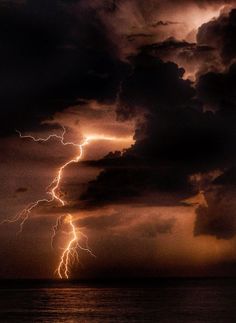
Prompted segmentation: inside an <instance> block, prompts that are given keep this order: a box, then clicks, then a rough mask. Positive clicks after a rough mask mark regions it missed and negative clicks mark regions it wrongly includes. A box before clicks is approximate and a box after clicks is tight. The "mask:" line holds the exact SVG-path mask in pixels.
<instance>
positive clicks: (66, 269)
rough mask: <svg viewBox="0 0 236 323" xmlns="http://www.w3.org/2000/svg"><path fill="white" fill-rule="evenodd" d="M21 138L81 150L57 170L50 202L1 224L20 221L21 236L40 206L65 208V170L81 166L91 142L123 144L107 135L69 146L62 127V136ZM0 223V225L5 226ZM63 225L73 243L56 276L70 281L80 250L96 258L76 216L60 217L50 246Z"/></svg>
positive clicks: (63, 256)
mask: <svg viewBox="0 0 236 323" xmlns="http://www.w3.org/2000/svg"><path fill="white" fill-rule="evenodd" d="M17 133H18V134H19V136H20V138H22V139H30V140H33V141H34V142H48V141H49V140H51V139H57V140H59V142H60V143H61V144H62V145H63V146H73V147H75V148H76V149H78V154H77V155H76V156H75V157H74V158H72V159H70V160H68V161H67V162H65V163H64V164H63V165H62V166H61V167H60V168H59V169H58V170H57V173H56V176H55V177H54V179H53V180H52V182H51V183H50V184H49V186H48V187H47V189H46V193H47V194H48V195H49V196H50V198H48V199H40V200H37V201H35V202H32V203H30V204H29V205H28V206H27V207H26V208H25V209H23V210H22V211H21V212H20V213H19V214H17V215H16V216H15V217H13V218H12V219H7V220H4V221H2V223H13V222H18V221H20V230H19V232H22V229H23V226H24V223H25V221H26V220H27V219H28V218H29V216H30V214H31V212H32V211H33V210H34V209H35V208H37V207H38V206H39V205H41V204H43V203H52V202H58V203H59V205H61V206H65V205H66V201H65V200H64V199H63V198H62V197H61V192H60V184H61V181H62V178H63V171H64V170H65V168H66V167H68V166H69V165H71V164H73V163H78V162H79V161H80V160H81V159H82V157H83V152H84V149H83V148H84V147H85V146H86V145H88V144H89V143H90V142H91V141H95V140H109V141H113V140H120V138H116V137H107V136H104V135H91V136H86V137H85V138H84V140H83V141H82V143H81V144H77V143H74V142H70V141H69V142H67V141H65V134H66V129H65V128H64V127H63V132H62V134H61V135H58V134H51V135H49V136H48V137H46V138H41V137H39V138H36V137H34V136H32V135H22V134H21V132H20V131H17ZM2 223H0V224H2ZM62 224H67V226H69V228H70V231H69V232H67V234H68V235H69V236H70V237H71V238H70V240H69V241H68V242H67V244H66V246H65V247H64V249H63V252H62V254H61V257H60V260H59V264H58V267H57V268H56V271H55V272H56V273H57V275H58V276H59V277H60V278H61V279H63V278H66V279H68V278H69V274H70V269H71V266H72V265H73V264H74V262H75V261H79V255H78V250H83V251H86V252H88V253H89V254H90V255H91V256H94V257H95V255H94V254H93V252H92V251H91V250H90V248H89V246H88V238H87V236H86V235H85V234H84V233H82V232H81V231H79V230H78V229H77V228H76V226H75V224H74V223H73V216H72V214H70V213H67V214H66V215H63V216H59V217H58V218H57V220H56V223H55V225H54V226H53V230H52V231H53V233H52V236H51V245H52V246H53V242H54V238H55V237H56V234H57V232H58V230H59V228H60V227H61V225H62ZM81 238H83V240H84V241H85V246H83V245H81V243H80V240H81Z"/></svg>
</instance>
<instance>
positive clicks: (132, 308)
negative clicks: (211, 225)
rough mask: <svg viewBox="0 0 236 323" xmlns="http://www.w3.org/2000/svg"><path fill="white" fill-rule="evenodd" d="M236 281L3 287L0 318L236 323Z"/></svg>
mask: <svg viewBox="0 0 236 323" xmlns="http://www.w3.org/2000/svg"><path fill="white" fill-rule="evenodd" d="M235 287H236V283H235V281H228V280H227V282H224V281H217V280H195V281H194V280H193V281H191V280H180V281H174V282H171V281H168V282H166V283H165V282H164V283H160V284H158V283H156V284H154V285H148V286H145V285H143V286H137V285H132V286H126V285H123V286H120V287H119V286H113V287H109V286H108V285H105V286H102V285H100V286H96V285H94V286H92V285H87V286H86V285H77V284H74V285H73V286H72V287H63V286H59V287H55V286H50V287H49V288H45V287H34V288H31V287H29V286H27V288H25V287H22V286H21V287H20V288H19V287H18V288H16V287H14V286H11V288H7V287H6V285H4V287H2V289H1V290H0V322H45V323H47V322H58V323H60V322H63V323H64V322H70V323H73V322H94V323H95V322H104V323H105V322H109V323H110V322H111V323H112V322H161V323H162V322H163V323H172V322H177V323H185V322H189V323H200V322H201V323H202V322H209V323H211V322H214V323H215V322H220V323H231V322H232V323H234V322H236V288H235Z"/></svg>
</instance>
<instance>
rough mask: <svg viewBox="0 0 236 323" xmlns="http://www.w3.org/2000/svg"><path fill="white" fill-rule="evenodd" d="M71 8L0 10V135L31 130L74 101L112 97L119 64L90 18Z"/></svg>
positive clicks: (43, 5) (34, 5)
mask: <svg viewBox="0 0 236 323" xmlns="http://www.w3.org/2000/svg"><path fill="white" fill-rule="evenodd" d="M73 3H74V2H69V3H68V2H59V1H50V2H48V1H40V4H39V3H38V2H37V1H28V2H26V3H23V4H21V5H18V6H16V5H14V4H9V5H8V6H5V5H1V10H0V43H1V53H0V61H1V75H0V84H1V86H0V103H1V107H2V108H1V112H0V117H1V134H5V133H10V132H12V131H14V128H15V127H21V128H24V127H27V129H29V128H32V127H33V126H36V125H37V124H38V123H39V122H40V121H41V120H43V119H44V118H45V117H48V116H51V115H52V114H53V113H54V112H55V111H59V110H62V109H64V108H65V107H67V106H69V105H73V104H75V103H76V102H77V100H78V99H79V98H80V97H82V98H89V99H93V98H94V99H97V100H100V101H109V100H110V101H111V100H114V98H115V97H116V93H117V90H118V87H119V83H120V77H121V75H122V73H123V71H124V68H125V64H122V63H120V62H119V61H118V60H117V59H116V55H115V51H114V45H113V44H111V42H110V40H109V39H108V37H107V34H106V30H105V28H104V26H103V24H102V22H101V21H100V19H99V18H98V16H97V15H96V12H95V11H94V10H92V9H90V8H83V7H81V8H80V10H79V11H76V10H74V11H73V6H72V4H73Z"/></svg>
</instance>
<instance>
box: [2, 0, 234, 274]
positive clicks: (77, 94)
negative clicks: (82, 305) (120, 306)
mask: <svg viewBox="0 0 236 323" xmlns="http://www.w3.org/2000/svg"><path fill="white" fill-rule="evenodd" d="M235 35H236V2H235V1H220V0H219V1H210V0H209V1H200V0H181V1H174V0H168V1H160V0H147V1H142V0H70V1H69V0H67V1H63V0H61V1H59V0H51V1H46V0H41V1H37V0H29V1H23V0H22V1H20V0H18V1H17V0H15V1H2V2H1V4H0V48H1V50H0V62H1V63H0V64H1V73H0V105H1V109H0V120H1V128H0V147H1V160H0V165H1V167H0V176H1V183H2V185H1V189H0V208H1V220H4V219H5V218H9V219H14V216H15V215H17V214H18V213H19V212H20V211H21V210H22V209H24V207H25V206H27V205H28V204H29V203H31V202H32V201H36V200H37V199H44V198H45V195H46V191H45V188H46V187H47V186H48V185H49V184H50V182H51V181H52V180H53V178H54V176H56V173H57V170H58V168H59V167H60V166H61V165H63V164H64V163H66V162H67V161H68V160H70V159H71V158H74V156H76V155H77V154H78V153H77V150H76V147H70V146H62V145H61V144H60V142H59V141H58V140H57V139H55V138H54V139H52V140H50V141H49V142H47V143H42V142H41V143H38V142H33V141H32V140H28V139H20V138H19V137H18V135H17V133H15V130H16V129H18V130H20V131H21V132H22V133H24V134H32V135H33V136H35V137H37V138H38V137H39V136H40V137H42V138H46V137H47V136H49V135H50V134H52V133H56V134H57V135H59V134H60V133H61V131H62V130H61V127H65V129H66V140H67V141H70V142H72V141H73V142H74V143H77V144H81V143H82V140H83V138H84V137H86V136H87V137H88V136H96V138H97V139H96V140H95V141H92V142H91V143H90V144H89V145H87V146H85V148H84V150H85V152H84V156H83V161H81V163H78V164H73V165H71V166H69V167H68V168H67V169H66V170H65V171H64V172H63V179H62V181H61V183H60V190H59V191H60V192H59V194H60V196H61V197H62V198H63V199H64V200H66V205H65V206H61V205H58V203H56V202H53V203H49V204H45V203H44V204H42V205H41V204H40V205H39V207H37V208H35V209H34V210H33V211H32V213H31V214H30V216H29V219H28V221H27V222H26V223H25V225H24V228H23V231H22V233H21V234H20V235H17V236H16V232H17V230H18V228H19V225H20V221H14V223H10V224H9V223H7V224H2V225H1V227H0V231H1V237H0V242H1V246H2V247H1V252H0V260H1V263H2V266H1V269H0V277H3V278H4V277H26V278H28V277H31V278H32V277H34V278H38V277H40V278H48V277H54V276H53V271H54V269H55V268H56V267H57V265H58V261H59V259H60V255H61V246H62V247H65V245H66V244H67V243H68V235H70V234H68V233H67V234H65V231H67V230H68V221H67V220H66V219H67V218H68V217H67V214H68V213H69V214H71V215H72V217H73V223H74V225H75V226H76V227H77V228H79V230H81V232H82V233H79V231H78V235H80V237H81V244H82V245H83V246H84V243H85V244H86V239H84V235H83V234H86V235H87V236H88V238H89V244H90V246H91V248H92V250H93V252H94V253H95V255H96V256H97V257H96V258H93V257H90V255H89V254H88V253H86V252H84V251H82V252H81V250H80V253H79V257H80V259H81V262H82V264H83V266H80V265H78V264H76V263H74V264H71V267H70V276H71V277H100V278H101V277H107V276H116V277H117V276H118V277H120V276H122V277H123V276H130V275H137V276H140V277H141V276H142V277H146V276H147V277H150V276H160V275H172V276H176V275H177V276H178V275H181V276H185V275H187V276H189V275H201V276H202V275H213V276H214V275H235V273H236V265H235V264H236V245H235V242H236V200H235V190H236V186H235V185H236V164H235V161H236V131H235V129H236V128H235V123H236V41H235ZM107 137H109V138H110V139H109V140H107V139H105V138H107ZM63 214H66V215H65V218H64V215H63ZM58 217H61V218H62V219H63V220H62V223H61V222H60V223H59V227H57V228H58V232H57V234H56V239H55V241H54V246H53V247H54V250H51V249H50V239H51V233H52V227H53V225H54V224H55V222H56V220H57V218H58ZM67 232H68V231H67Z"/></svg>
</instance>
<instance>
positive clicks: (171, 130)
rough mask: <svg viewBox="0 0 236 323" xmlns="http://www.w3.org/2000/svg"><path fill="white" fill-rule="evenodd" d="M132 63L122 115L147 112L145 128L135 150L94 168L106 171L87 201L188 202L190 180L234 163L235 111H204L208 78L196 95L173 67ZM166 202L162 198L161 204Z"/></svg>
mask: <svg viewBox="0 0 236 323" xmlns="http://www.w3.org/2000/svg"><path fill="white" fill-rule="evenodd" d="M131 63H132V65H133V72H132V74H131V75H130V76H129V77H128V78H127V79H126V80H125V81H124V82H123V83H122V90H121V92H120V104H119V107H118V110H117V113H118V116H119V117H120V118H123V119H126V118H131V117H133V116H135V115H138V114H139V113H143V114H144V115H145V123H144V124H141V125H140V126H139V127H137V129H136V134H135V138H136V143H135V144H134V145H133V146H132V147H131V148H130V149H128V150H126V151H125V152H124V153H123V154H122V155H119V153H115V154H114V155H112V154H110V155H109V156H107V157H105V158H104V159H103V160H102V161H99V162H97V163H95V164H97V165H98V166H101V167H102V166H103V167H104V171H102V172H101V173H100V175H99V176H98V178H97V179H96V180H95V181H93V182H91V183H90V185H89V187H88V190H87V192H86V193H85V194H84V195H83V196H82V199H83V200H88V201H89V202H90V203H111V202H112V201H122V200H123V202H124V201H125V200H129V199H130V198H132V197H134V196H136V197H140V196H142V195H143V194H146V193H148V192H150V191H152V192H153V191H156V192H161V191H165V192H169V193H173V192H178V194H180V196H182V198H184V196H186V195H191V194H194V187H193V186H192V185H191V183H190V181H189V176H190V175H192V174H194V173H199V172H200V173H201V172H208V171H211V170H214V169H225V167H229V166H230V165H233V164H234V162H235V157H236V154H235V152H236V150H235V148H236V147H235V143H236V134H235V121H236V120H235V119H236V109H234V108H233V107H232V106H228V105H226V104H221V105H220V104H219V105H218V106H219V109H218V110H217V111H216V112H214V113H213V112H211V111H206V112H204V109H203V106H204V105H203V104H202V103H201V101H199V99H198V100H197V94H198V98H200V99H201V100H202V101H204V104H206V102H205V96H204V94H203V92H202V91H200V89H201V88H202V87H201V84H202V82H204V81H205V82H208V75H209V74H206V75H204V76H202V77H201V79H200V81H199V84H198V86H197V88H198V93H197V92H195V89H194V88H193V85H192V84H191V82H190V81H188V80H183V79H182V76H183V72H184V71H183V69H181V68H178V67H177V65H176V64H174V63H170V62H169V63H164V62H162V61H161V60H159V59H158V58H156V57H153V56H151V55H149V54H147V53H146V52H141V53H140V54H139V55H138V56H135V57H132V58H131ZM230 73H232V70H231V69H230V71H229V75H230ZM220 75H221V76H222V77H223V78H224V77H226V79H228V77H229V75H228V74H227V76H224V75H223V74H220ZM210 85H211V83H210V82H209V84H208V86H210ZM206 87H207V85H205V86H203V89H205V88H206ZM214 88H215V87H214V85H213V89H214ZM225 89H227V86H225ZM232 89H233V86H232ZM215 90H216V91H219V93H221V90H220V89H217V88H216V89H215ZM207 93H208V92H207ZM222 93H223V92H222ZM219 95H221V94H219ZM181 194H182V195H181ZM180 196H178V197H180ZM170 199H171V198H170ZM172 202H173V203H176V200H175V199H173V200H172ZM161 203H162V202H160V201H158V197H157V200H156V204H157V205H158V204H161Z"/></svg>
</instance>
